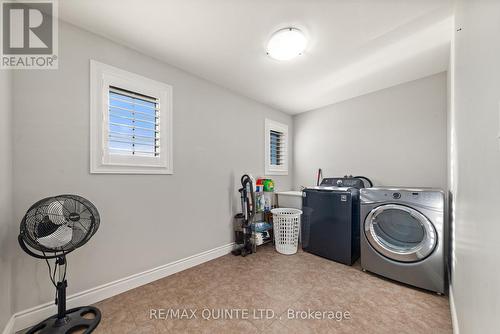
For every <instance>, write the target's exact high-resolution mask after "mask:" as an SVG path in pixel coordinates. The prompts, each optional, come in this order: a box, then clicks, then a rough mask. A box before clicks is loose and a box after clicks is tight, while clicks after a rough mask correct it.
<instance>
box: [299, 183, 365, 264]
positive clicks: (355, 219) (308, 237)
mask: <svg viewBox="0 0 500 334" xmlns="http://www.w3.org/2000/svg"><path fill="white" fill-rule="evenodd" d="M362 179H365V180H367V181H368V182H369V184H370V185H371V181H369V180H368V179H366V178H364V177H363V178H361V177H343V178H325V179H323V180H322V182H321V184H320V185H319V186H317V187H311V188H306V189H304V191H303V194H302V211H303V215H302V226H301V238H302V249H303V250H304V251H306V252H309V253H312V254H316V255H319V256H322V257H324V258H327V259H330V260H333V261H336V262H340V263H343V264H346V265H352V264H353V263H354V262H355V261H356V260H357V259H358V258H359V253H360V246H359V207H360V205H359V189H361V188H364V187H365V184H364V182H363V180H362Z"/></svg>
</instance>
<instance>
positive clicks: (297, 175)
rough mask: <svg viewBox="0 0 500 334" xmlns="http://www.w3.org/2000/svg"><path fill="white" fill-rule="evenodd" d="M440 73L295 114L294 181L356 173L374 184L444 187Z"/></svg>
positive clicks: (442, 78) (443, 98)
mask: <svg viewBox="0 0 500 334" xmlns="http://www.w3.org/2000/svg"><path fill="white" fill-rule="evenodd" d="M446 96H447V95H446V74H445V73H440V74H437V75H433V76H430V77H427V78H423V79H419V80H416V81H412V82H408V83H405V84H401V85H398V86H395V87H391V88H388V89H384V90H381V91H378V92H375V93H371V94H368V95H364V96H360V97H357V98H354V99H351V100H347V101H344V102H341V103H337V104H333V105H331V106H327V107H324V108H321V109H318V110H314V111H310V112H306V113H304V114H301V115H298V116H296V117H295V124H294V127H295V132H294V147H295V151H294V152H295V156H294V181H293V183H294V185H295V187H299V186H310V185H313V184H314V183H315V182H316V173H317V169H318V168H322V169H323V176H325V177H326V176H342V175H345V174H353V175H356V174H358V175H359V174H361V175H365V176H368V177H369V178H371V179H372V181H373V182H374V183H375V184H377V185H387V186H390V185H394V186H418V187H439V188H443V189H446V143H447V138H446V105H447V102H446Z"/></svg>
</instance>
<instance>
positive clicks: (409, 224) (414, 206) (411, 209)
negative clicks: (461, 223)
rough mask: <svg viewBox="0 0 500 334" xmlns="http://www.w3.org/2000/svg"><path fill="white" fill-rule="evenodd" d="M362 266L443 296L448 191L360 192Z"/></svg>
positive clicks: (366, 189)
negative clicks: (445, 220)
mask: <svg viewBox="0 0 500 334" xmlns="http://www.w3.org/2000/svg"><path fill="white" fill-rule="evenodd" d="M360 201H361V204H360V205H361V208H360V218H361V219H360V221H361V222H360V223H361V224H360V225H361V240H360V244H361V267H362V268H363V270H368V271H370V272H373V273H376V274H379V275H382V276H385V277H388V278H391V279H393V280H397V281H400V282H403V283H406V284H410V285H413V286H416V287H420V288H423V289H427V290H431V291H435V292H438V293H444V289H445V277H444V273H445V261H444V225H445V224H444V218H445V214H444V213H445V210H444V208H445V205H444V193H443V191H441V190H438V189H402V188H365V189H361V192H360Z"/></svg>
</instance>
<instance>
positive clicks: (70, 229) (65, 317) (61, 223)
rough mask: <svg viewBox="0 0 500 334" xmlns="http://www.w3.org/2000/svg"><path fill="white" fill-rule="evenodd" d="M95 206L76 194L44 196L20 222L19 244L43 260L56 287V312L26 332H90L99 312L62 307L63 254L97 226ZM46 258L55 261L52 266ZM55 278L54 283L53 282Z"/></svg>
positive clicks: (64, 273) (84, 307) (82, 241)
mask: <svg viewBox="0 0 500 334" xmlns="http://www.w3.org/2000/svg"><path fill="white" fill-rule="evenodd" d="M99 222H100V218H99V213H98V212H97V209H96V208H95V206H94V205H93V204H92V203H90V202H89V201H88V200H86V199H85V198H83V197H80V196H77V195H59V196H54V197H48V198H45V199H42V200H41V201H38V202H37V203H35V204H34V205H33V206H31V208H30V209H29V210H28V212H27V213H26V215H25V216H24V218H23V220H22V222H21V228H20V233H19V237H18V241H19V245H20V246H21V248H22V249H23V250H24V251H25V252H26V253H28V254H29V255H31V256H33V257H36V258H38V259H44V260H45V261H46V262H47V265H48V267H49V275H50V279H51V281H52V284H54V286H55V287H56V298H55V303H56V305H57V314H56V315H54V316H52V317H50V318H48V319H46V320H44V321H42V322H40V323H39V324H37V325H35V326H34V327H33V328H31V329H30V330H29V331H27V332H26V334H32V333H40V334H45V333H47V334H48V333H53V334H62V333H64V334H69V333H72V332H74V331H79V332H80V333H81V331H82V330H83V333H91V332H92V331H93V330H94V329H95V328H96V327H97V325H98V324H99V321H100V320H101V312H100V311H99V310H98V309H97V308H95V307H91V306H83V307H77V308H72V309H70V310H66V287H67V286H68V283H67V281H66V269H67V262H66V255H68V253H70V252H72V251H74V250H75V249H77V248H78V247H81V246H83V245H84V244H85V243H86V242H87V241H89V239H90V238H91V237H92V236H93V235H94V233H95V232H96V231H97V229H98V228H99ZM49 260H55V263H54V267H53V268H52V266H51V264H50V261H49ZM56 278H57V282H56Z"/></svg>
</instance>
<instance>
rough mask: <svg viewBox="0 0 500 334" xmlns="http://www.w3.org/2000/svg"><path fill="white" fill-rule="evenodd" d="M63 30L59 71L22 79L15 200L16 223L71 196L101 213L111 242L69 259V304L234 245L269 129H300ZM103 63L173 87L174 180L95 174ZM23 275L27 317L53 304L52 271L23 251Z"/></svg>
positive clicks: (102, 233) (22, 74) (19, 273)
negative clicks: (244, 185) (94, 132)
mask: <svg viewBox="0 0 500 334" xmlns="http://www.w3.org/2000/svg"><path fill="white" fill-rule="evenodd" d="M59 31H60V42H59V45H60V57H59V59H60V61H59V70H55V71H18V72H17V73H16V74H15V76H14V108H15V115H14V134H15V135H14V138H15V139H14V149H15V153H14V163H15V172H14V184H15V191H14V199H15V219H16V221H19V220H20V219H21V218H22V216H23V214H24V213H25V211H26V210H27V209H28V207H29V206H30V205H31V204H33V203H34V202H35V201H37V200H38V199H40V198H43V197H44V196H49V195H54V194H60V193H77V194H80V195H82V196H84V197H86V198H88V199H89V200H91V201H92V202H93V203H95V205H96V206H97V208H98V209H99V211H100V214H101V218H102V224H101V227H100V229H99V231H98V232H97V234H96V235H95V236H94V237H93V239H92V240H91V241H90V242H89V243H88V244H86V245H85V247H83V248H81V249H78V250H77V251H76V252H74V253H73V254H70V255H69V266H68V268H69V282H70V285H69V293H74V292H76V291H81V290H85V289H88V288H91V287H95V286H97V285H100V284H103V283H107V282H110V281H113V280H116V279H119V278H122V277H125V276H127V275H131V274H135V273H138V272H141V271H144V270H147V269H151V268H154V267H156V266H159V265H163V264H166V263H169V262H171V261H174V260H177V259H181V258H184V257H187V256H190V255H193V254H197V253H199V252H202V251H205V250H209V249H212V248H214V247H218V246H222V245H225V244H228V243H230V242H232V241H233V234H232V225H231V224H232V216H233V214H234V213H235V208H236V207H237V206H238V203H237V201H236V200H235V198H236V191H237V184H235V183H236V180H238V179H239V177H240V175H241V174H242V173H243V172H251V173H254V175H262V174H263V173H264V119H265V118H266V117H270V118H272V119H274V120H277V121H280V122H284V123H287V124H289V126H290V131H291V132H292V131H293V128H292V118H291V117H290V116H288V115H286V114H283V113H281V112H278V111H276V110H273V109H270V108H268V107H265V106H263V105H261V104H258V103H256V102H253V101H251V100H248V99H246V98H243V97H240V96H238V95H235V94H233V93H231V92H230V91H228V90H226V89H223V88H220V87H218V86H215V85H214V84H211V83H209V82H207V81H204V80H202V79H199V78H197V77H195V76H192V75H189V74H187V73H185V72H183V71H180V70H178V69H176V68H173V67H171V66H169V65H166V64H164V63H162V62H159V61H157V60H154V59H152V58H149V57H147V56H144V55H142V54H140V53H138V52H136V51H133V50H130V49H128V48H125V47H122V46H120V45H117V44H115V43H113V42H111V41H109V40H106V39H103V38H101V37H98V36H96V35H93V34H91V33H88V32H85V31H83V30H80V29H78V28H76V27H74V26H71V25H68V24H63V23H62V24H61V25H60V30H59ZM91 58H92V59H96V60H98V61H101V62H103V63H107V64H110V65H113V66H116V67H119V68H122V69H125V70H128V71H131V72H135V73H138V74H140V75H144V76H146V77H149V78H152V79H155V80H159V81H163V82H165V83H168V84H171V85H172V86H173V90H174V103H173V105H174V109H173V112H174V172H175V174H174V175H90V174H89V59H91ZM275 179H276V180H277V186H278V189H285V190H286V189H289V188H290V187H291V176H282V177H275ZM14 273H15V275H16V281H15V282H14V285H15V287H14V288H15V291H17V293H18V294H17V295H16V296H15V298H14V309H15V311H19V310H22V309H26V308H28V307H32V306H34V305H37V304H40V303H44V302H48V301H51V300H52V298H53V296H54V291H53V289H52V287H51V284H50V282H49V279H48V277H47V268H46V267H45V263H43V261H38V260H35V259H32V258H30V257H28V256H27V255H25V254H22V253H21V251H20V250H19V249H16V262H15V263H14Z"/></svg>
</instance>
